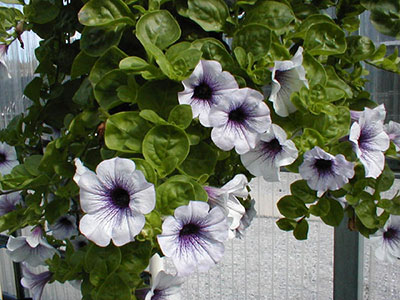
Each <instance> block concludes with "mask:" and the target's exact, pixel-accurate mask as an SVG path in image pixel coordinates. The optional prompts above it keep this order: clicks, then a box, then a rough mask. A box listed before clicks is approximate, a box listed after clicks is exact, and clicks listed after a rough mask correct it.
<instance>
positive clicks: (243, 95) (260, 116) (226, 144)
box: [209, 88, 271, 154]
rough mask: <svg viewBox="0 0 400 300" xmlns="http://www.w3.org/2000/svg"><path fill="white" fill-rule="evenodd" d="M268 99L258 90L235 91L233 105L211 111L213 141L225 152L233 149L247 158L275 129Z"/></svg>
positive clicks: (216, 107)
mask: <svg viewBox="0 0 400 300" xmlns="http://www.w3.org/2000/svg"><path fill="white" fill-rule="evenodd" d="M263 99H264V96H263V95H262V94H261V93H259V92H257V91H256V90H253V89H249V88H244V89H238V90H233V91H232V92H231V93H230V99H229V101H221V102H219V103H218V104H217V105H215V106H213V107H211V109H210V114H209V120H210V125H211V127H213V129H212V131H211V139H212V140H213V142H214V143H215V145H217V147H219V148H220V149H222V150H224V151H229V150H231V149H232V148H233V147H235V150H236V152H237V153H238V154H243V153H246V152H247V151H249V150H250V149H252V148H254V147H255V146H256V143H257V141H258V138H259V134H260V133H263V132H265V131H266V130H268V128H269V126H270V125H271V118H270V116H269V109H268V106H267V105H266V104H265V103H264V102H263Z"/></svg>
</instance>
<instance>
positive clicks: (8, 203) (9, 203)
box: [0, 192, 22, 217]
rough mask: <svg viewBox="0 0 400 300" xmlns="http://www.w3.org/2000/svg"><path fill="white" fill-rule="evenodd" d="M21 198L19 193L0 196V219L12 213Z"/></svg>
mask: <svg viewBox="0 0 400 300" xmlns="http://www.w3.org/2000/svg"><path fill="white" fill-rule="evenodd" d="M21 201H22V198H21V194H20V193H19V192H14V193H9V194H4V195H1V196H0V217H1V216H3V215H5V214H6V213H9V212H11V211H13V210H14V209H15V208H16V205H17V204H19V203H21Z"/></svg>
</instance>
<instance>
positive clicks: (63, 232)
mask: <svg viewBox="0 0 400 300" xmlns="http://www.w3.org/2000/svg"><path fill="white" fill-rule="evenodd" d="M49 229H50V230H51V231H52V234H53V237H54V238H56V239H58V240H64V239H68V238H70V237H72V236H74V235H78V233H79V232H78V229H77V226H76V218H75V216H72V215H64V216H61V217H59V218H58V219H57V220H56V221H55V222H54V223H53V224H50V225H49Z"/></svg>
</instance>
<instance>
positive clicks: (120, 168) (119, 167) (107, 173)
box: [96, 157, 136, 183]
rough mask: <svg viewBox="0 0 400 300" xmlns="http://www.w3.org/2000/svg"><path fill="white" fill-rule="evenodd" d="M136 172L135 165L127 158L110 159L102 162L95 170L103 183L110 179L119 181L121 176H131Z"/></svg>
mask: <svg viewBox="0 0 400 300" xmlns="http://www.w3.org/2000/svg"><path fill="white" fill-rule="evenodd" d="M135 170H136V165H135V163H134V162H133V161H132V160H130V159H127V158H119V157H115V158H111V159H107V160H103V161H102V162H101V163H99V165H98V166H97V168H96V174H97V176H98V177H99V178H100V180H101V181H103V182H104V183H108V180H110V179H117V180H118V179H121V177H123V176H131V175H132V173H134V172H135Z"/></svg>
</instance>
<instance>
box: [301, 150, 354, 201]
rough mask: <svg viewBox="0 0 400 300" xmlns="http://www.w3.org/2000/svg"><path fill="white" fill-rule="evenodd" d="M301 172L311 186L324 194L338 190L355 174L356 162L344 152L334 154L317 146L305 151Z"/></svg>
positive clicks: (320, 193)
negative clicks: (348, 159) (350, 159)
mask: <svg viewBox="0 0 400 300" xmlns="http://www.w3.org/2000/svg"><path fill="white" fill-rule="evenodd" d="M299 173H300V175H301V177H303V179H305V180H307V184H308V186H309V187H310V188H312V189H313V190H315V191H318V195H322V194H323V193H324V192H326V191H327V190H332V191H334V190H338V189H340V188H342V187H343V186H344V185H345V184H346V183H348V182H349V179H351V178H352V177H353V176H354V163H352V162H349V161H347V160H346V158H345V157H344V156H343V155H342V154H338V155H336V156H333V155H332V154H329V153H327V152H325V151H324V150H322V149H321V148H320V147H318V146H316V147H314V148H313V149H311V150H309V151H307V152H306V153H304V161H303V163H302V164H301V165H300V167H299Z"/></svg>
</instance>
